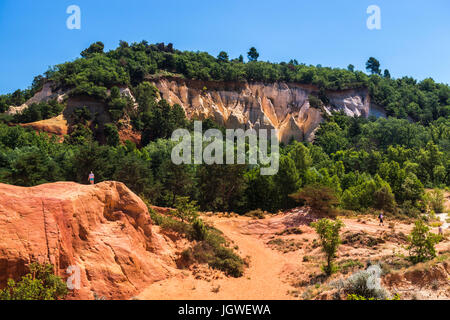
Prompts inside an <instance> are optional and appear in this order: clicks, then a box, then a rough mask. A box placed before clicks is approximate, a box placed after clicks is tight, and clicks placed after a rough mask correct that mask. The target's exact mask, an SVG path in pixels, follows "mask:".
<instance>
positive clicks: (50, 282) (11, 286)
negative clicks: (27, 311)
mask: <svg viewBox="0 0 450 320" xmlns="http://www.w3.org/2000/svg"><path fill="white" fill-rule="evenodd" d="M29 269H30V272H29V273H28V274H26V275H25V276H23V277H22V279H21V280H20V281H18V282H15V281H14V280H13V279H9V280H8V283H7V286H6V288H5V289H3V290H0V300H57V299H62V298H64V297H65V296H66V295H67V286H66V284H65V283H64V281H62V279H61V278H60V277H58V276H56V275H55V274H54V271H53V266H52V265H51V264H44V265H41V264H38V263H32V264H30V266H29Z"/></svg>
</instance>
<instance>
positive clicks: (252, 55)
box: [247, 47, 259, 61]
mask: <svg viewBox="0 0 450 320" xmlns="http://www.w3.org/2000/svg"><path fill="white" fill-rule="evenodd" d="M247 57H248V60H249V61H258V58H259V53H258V51H257V50H256V48H255V47H251V48H250V50H249V51H248V53H247Z"/></svg>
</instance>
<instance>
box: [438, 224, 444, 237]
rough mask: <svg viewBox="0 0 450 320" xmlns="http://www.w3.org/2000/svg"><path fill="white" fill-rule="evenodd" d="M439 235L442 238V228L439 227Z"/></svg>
mask: <svg viewBox="0 0 450 320" xmlns="http://www.w3.org/2000/svg"><path fill="white" fill-rule="evenodd" d="M438 230H439V235H440V236H442V235H444V231H443V230H442V226H439V229H438Z"/></svg>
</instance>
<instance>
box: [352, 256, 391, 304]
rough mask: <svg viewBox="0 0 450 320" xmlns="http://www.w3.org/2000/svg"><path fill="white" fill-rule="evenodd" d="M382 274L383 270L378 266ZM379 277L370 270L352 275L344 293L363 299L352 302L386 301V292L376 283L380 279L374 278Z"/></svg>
mask: <svg viewBox="0 0 450 320" xmlns="http://www.w3.org/2000/svg"><path fill="white" fill-rule="evenodd" d="M373 267H375V268H377V267H378V269H379V270H380V272H381V268H380V267H379V266H377V265H374V266H373ZM376 276H377V275H376V274H374V273H373V272H371V271H370V270H369V269H367V270H361V271H358V272H356V273H354V274H353V275H351V276H350V277H349V278H348V279H347V280H346V281H345V283H344V291H345V293H347V294H348V295H351V296H352V297H361V298H362V299H352V300H384V299H386V297H387V293H386V290H385V289H384V288H383V287H382V286H381V285H379V284H377V283H376V282H375V283H373V282H372V281H377V280H378V279H376V278H373V277H376Z"/></svg>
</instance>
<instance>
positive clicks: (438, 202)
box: [425, 189, 445, 213]
mask: <svg viewBox="0 0 450 320" xmlns="http://www.w3.org/2000/svg"><path fill="white" fill-rule="evenodd" d="M425 200H426V202H427V204H428V208H429V210H432V211H434V212H436V213H441V212H444V210H445V208H444V193H443V192H442V190H439V189H434V190H433V191H431V192H429V193H427V195H426V196H425Z"/></svg>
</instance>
